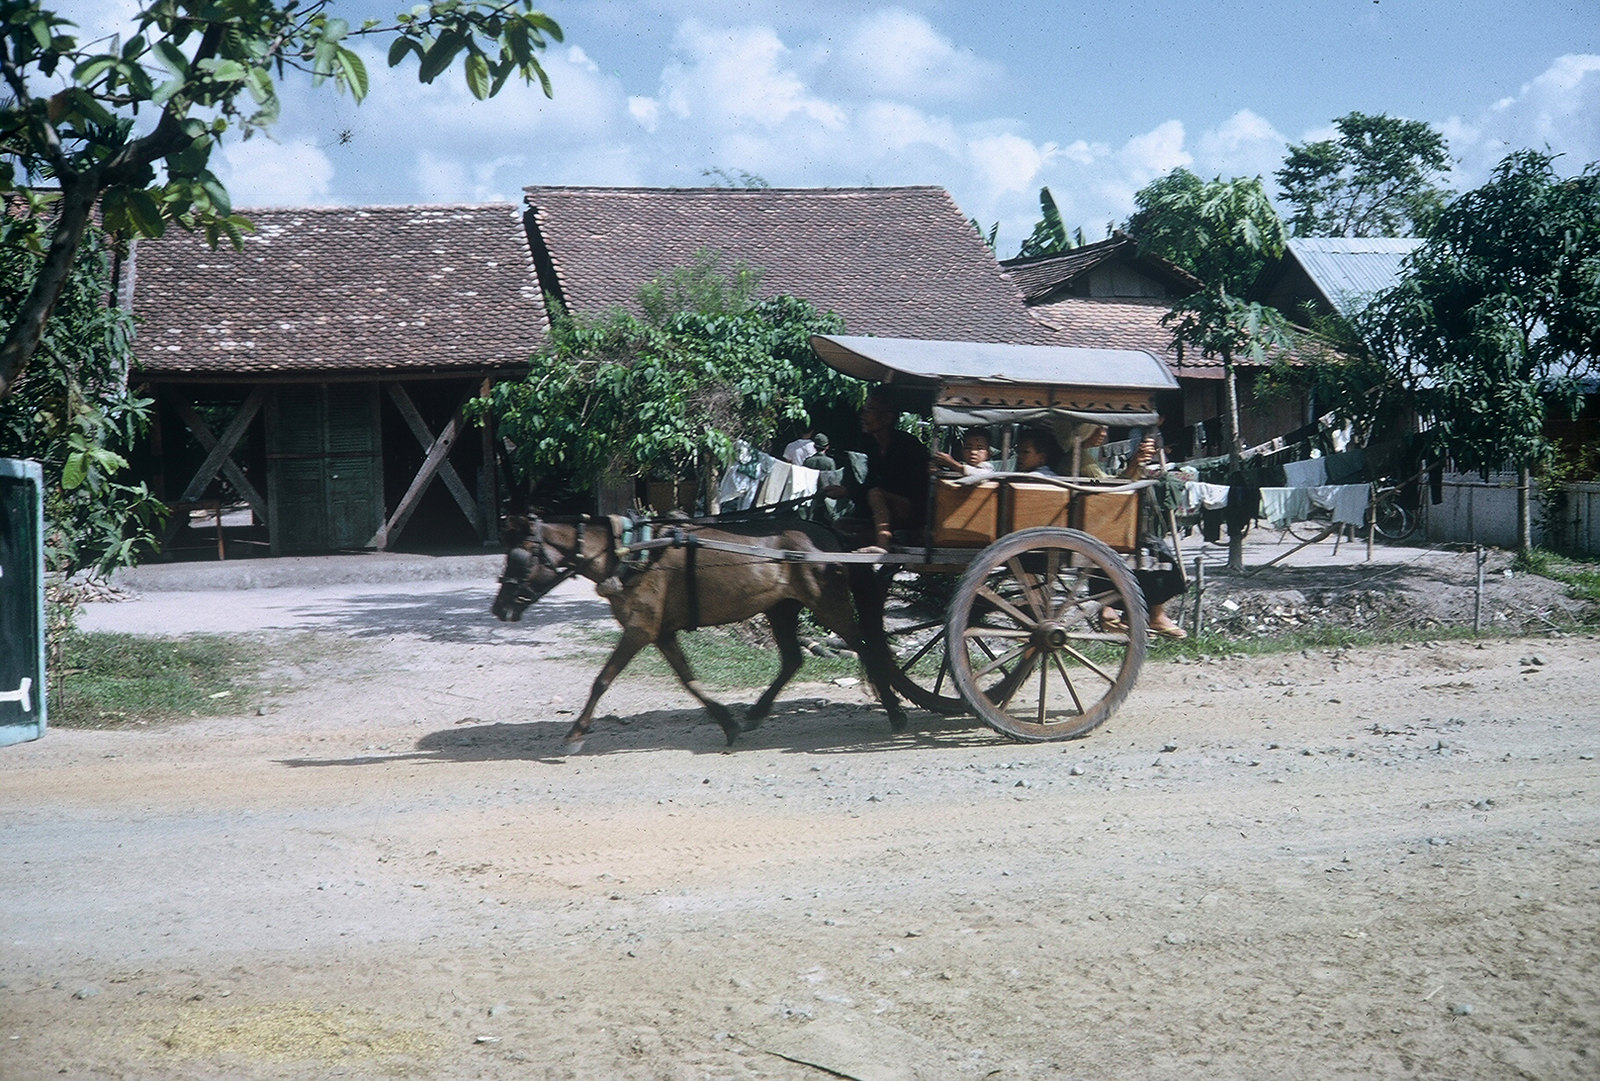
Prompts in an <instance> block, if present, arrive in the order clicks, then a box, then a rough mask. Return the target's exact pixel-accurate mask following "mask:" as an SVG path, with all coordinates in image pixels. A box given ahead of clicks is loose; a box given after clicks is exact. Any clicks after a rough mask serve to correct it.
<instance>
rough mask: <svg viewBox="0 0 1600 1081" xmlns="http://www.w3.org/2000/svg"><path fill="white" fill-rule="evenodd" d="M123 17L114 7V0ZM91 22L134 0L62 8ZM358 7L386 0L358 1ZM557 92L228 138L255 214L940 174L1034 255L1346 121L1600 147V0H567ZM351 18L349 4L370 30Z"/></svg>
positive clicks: (452, 83)
mask: <svg viewBox="0 0 1600 1081" xmlns="http://www.w3.org/2000/svg"><path fill="white" fill-rule="evenodd" d="M113 5H115V6H113ZM62 6H63V10H64V11H69V12H70V13H72V14H75V16H76V17H77V18H78V19H79V21H80V22H81V23H83V24H84V25H85V27H86V28H87V27H88V26H89V25H101V26H108V25H110V23H109V22H108V21H107V20H108V19H109V18H110V17H111V15H112V13H113V12H114V11H116V10H118V9H119V8H120V9H121V10H123V11H126V10H128V7H129V0H74V2H73V3H72V4H63V5H62ZM398 6H399V5H397V7H398ZM340 10H341V11H342V12H346V13H348V14H349V15H352V16H355V17H356V18H358V17H361V16H365V15H369V14H370V15H374V16H377V15H382V14H384V13H386V12H388V11H391V10H393V9H391V8H386V7H384V6H383V5H381V4H378V3H375V2H374V0H357V2H355V3H351V4H349V5H348V6H341V9H340ZM546 10H547V11H548V12H549V13H550V14H551V15H552V16H554V17H555V18H556V19H557V20H558V21H560V22H561V24H562V26H563V28H564V29H565V31H566V43H565V44H564V45H560V46H556V47H555V48H554V49H552V50H551V51H550V53H549V54H548V57H547V60H548V63H547V67H548V70H549V72H550V75H551V78H552V80H553V82H554V84H555V87H554V88H555V98H554V100H551V101H547V100H545V99H544V98H543V96H542V95H541V94H539V93H538V91H536V90H532V89H528V88H523V87H510V86H508V87H507V89H506V90H505V91H504V92H502V94H501V96H500V97H499V98H496V99H494V100H493V101H490V102H486V103H479V102H474V101H473V100H472V99H471V97H470V95H468V94H467V92H466V90H465V87H464V85H463V84H462V80H461V78H460V76H459V74H458V73H452V74H451V75H450V76H447V77H441V79H440V80H439V81H438V82H436V83H435V84H434V85H433V86H431V87H419V86H418V85H416V82H415V79H414V77H412V76H411V75H410V74H409V72H406V73H399V72H390V71H388V70H387V69H386V68H385V67H384V63H383V60H382V58H381V55H380V54H379V53H378V52H377V51H376V50H374V51H373V52H372V54H371V55H370V56H369V58H368V60H369V68H370V69H371V71H372V75H373V91H372V94H371V96H370V98H369V99H368V100H367V101H366V102H365V103H363V104H362V105H360V106H359V107H358V106H356V105H354V104H352V103H351V102H350V100H349V99H348V98H339V97H338V96H336V95H335V94H334V93H333V92H332V91H331V89H330V88H327V87H324V88H321V89H318V90H312V89H311V88H310V87H308V86H303V85H300V84H290V85H289V86H287V87H285V90H284V112H283V118H282V121H281V122H280V124H279V125H278V127H277V128H276V129H275V130H274V132H273V135H272V138H271V139H261V138H257V139H252V140H250V141H249V142H248V143H242V144H237V145H233V146H230V147H228V148H227V149H226V150H225V151H224V153H223V157H222V159H221V168H220V169H219V171H220V172H221V173H222V174H223V176H224V179H225V180H226V181H227V183H228V184H229V187H230V188H231V190H232V191H233V192H234V195H235V199H236V201H237V202H238V203H239V205H242V206H283V205H303V204H307V205H309V204H314V205H328V204H342V203H397V202H399V203H440V202H478V201H488V200H495V199H505V200H514V199H516V198H518V196H519V192H520V189H521V187H522V186H523V185H526V184H625V185H631V184H637V185H670V186H682V185H699V184H704V183H708V182H710V181H708V180H707V179H706V177H705V176H704V172H705V171H706V170H714V169H721V170H724V171H726V172H727V173H729V174H738V173H739V172H741V171H743V172H749V173H753V174H756V175H759V176H760V177H762V178H764V179H765V180H767V181H768V182H769V183H771V184H772V185H774V186H779V187H786V186H792V187H805V186H851V185H861V184H936V185H941V186H943V187H945V188H947V189H949V191H950V192H951V194H952V195H953V196H954V198H955V200H956V202H957V204H958V205H959V206H960V207H961V209H962V211H963V212H964V213H966V214H967V215H969V216H972V217H976V218H978V219H979V220H980V221H981V222H982V223H984V225H985V227H987V226H988V225H990V224H991V223H995V222H998V223H999V225H1000V242H999V249H1000V252H1001V254H1002V255H1010V254H1012V253H1013V252H1015V250H1016V248H1017V245H1018V244H1020V243H1021V241H1022V239H1023V238H1024V237H1025V236H1026V235H1027V233H1028V231H1029V230H1030V229H1031V227H1032V223H1033V221H1034V220H1035V219H1036V218H1037V217H1038V191H1039V188H1040V187H1041V186H1043V185H1049V186H1050V188H1051V190H1052V192H1053V193H1054V195H1055V197H1056V199H1057V202H1058V203H1059V204H1060V205H1061V208H1062V211H1063V213H1064V215H1065V217H1066V218H1067V221H1068V223H1069V225H1082V226H1083V227H1084V229H1085V232H1086V233H1088V234H1089V235H1090V236H1091V238H1094V237H1098V236H1100V235H1102V233H1103V230H1104V227H1105V224H1106V223H1107V222H1108V221H1120V220H1121V219H1123V218H1124V217H1126V215H1127V214H1128V212H1129V210H1130V209H1131V207H1132V195H1133V193H1134V192H1135V191H1136V190H1137V189H1138V188H1139V187H1141V186H1143V185H1144V184H1146V183H1148V182H1149V181H1150V180H1152V179H1154V178H1155V177H1158V176H1161V175H1163V174H1164V173H1166V172H1167V171H1169V170H1170V169H1172V168H1173V167H1175V166H1179V165H1182V166H1186V167H1188V168H1190V169H1193V170H1194V171H1195V172H1197V173H1199V174H1201V175H1202V176H1207V177H1209V176H1216V175H1222V176H1255V175H1261V176H1263V177H1264V178H1266V179H1267V180H1268V182H1269V185H1270V184H1271V174H1272V173H1273V171H1274V170H1275V169H1277V168H1278V167H1279V166H1280V165H1281V163H1282V160H1283V155H1284V151H1285V146H1286V143H1288V142H1302V141H1305V140H1307V139H1312V138H1321V137H1325V136H1328V135H1330V134H1332V128H1331V125H1330V122H1331V121H1332V120H1333V119H1334V118H1335V117H1338V116H1342V115H1344V114H1346V113H1349V112H1351V111H1354V110H1360V111H1363V112H1369V113H1377V112H1383V113H1389V114H1391V115H1394V116H1403V117H1408V118H1412V119H1419V120H1425V121H1428V122H1429V123H1431V124H1433V125H1435V126H1436V127H1438V128H1439V129H1440V130H1441V131H1443V132H1444V133H1445V134H1446V136H1447V137H1448V139H1449V142H1450V146H1451V150H1452V153H1453V154H1454V156H1455V157H1456V158H1457V159H1458V162H1459V164H1458V166H1457V169H1456V172H1455V174H1454V175H1453V177H1452V183H1453V185H1454V186H1455V187H1457V188H1465V187H1471V186H1473V185H1475V184H1477V183H1480V182H1482V181H1483V180H1484V179H1485V177H1486V176H1487V174H1488V170H1489V169H1490V168H1491V167H1492V165H1493V164H1494V162H1495V161H1497V160H1499V158H1500V157H1501V156H1503V154H1504V153H1505V152H1506V151H1508V150H1510V149H1516V148H1520V147H1527V146H1531V147H1537V148H1546V147H1548V148H1549V149H1552V150H1555V151H1558V152H1562V153H1564V154H1566V155H1567V157H1566V159H1565V163H1564V165H1565V168H1567V169H1568V170H1570V171H1577V170H1578V169H1579V168H1581V167H1582V165H1583V164H1585V163H1587V162H1590V161H1596V160H1600V0H1521V2H1516V3H1508V2H1505V0H1496V2H1484V0H1451V2H1445V0H1297V2H1291V3H1284V2H1283V0H1276V2H1273V3H1245V2H1216V3H1200V2H1195V3H1174V2H1167V0H1146V2H1144V3H1141V4H1119V5H1108V4H1105V3H1103V2H1102V3H1093V4H1088V3H1063V2H1060V0H1057V2H1052V3H1042V2H1035V0H1020V2H1006V0H1001V2H998V3H995V2H991V3H988V4H982V3H973V2H971V0H961V2H955V0H902V2H900V3H893V4H890V3H876V2H874V0H855V2H841V0H814V2H811V3H780V2H775V0H723V2H713V0H572V2H570V3H569V2H564V0H549V3H548V4H547V6H546ZM353 21H355V18H352V22H353Z"/></svg>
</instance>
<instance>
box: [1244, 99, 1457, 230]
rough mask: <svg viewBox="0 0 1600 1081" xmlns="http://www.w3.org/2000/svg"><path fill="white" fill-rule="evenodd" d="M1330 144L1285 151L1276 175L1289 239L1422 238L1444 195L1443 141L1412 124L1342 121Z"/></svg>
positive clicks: (1352, 117) (1363, 118)
mask: <svg viewBox="0 0 1600 1081" xmlns="http://www.w3.org/2000/svg"><path fill="white" fill-rule="evenodd" d="M1333 124H1334V127H1336V128H1338V129H1339V137H1338V138H1337V139H1321V140H1318V141H1317V142H1311V143H1304V144H1301V145H1299V146H1295V145H1293V144H1291V145H1290V147H1289V154H1288V156H1287V157H1286V158H1285V159H1284V164H1283V168H1282V169H1279V170H1278V172H1277V173H1276V174H1274V175H1275V176H1276V177H1277V180H1278V183H1279V185H1281V187H1282V191H1283V199H1284V201H1285V202H1286V203H1288V204H1289V206H1291V207H1292V208H1293V209H1294V214H1293V216H1292V217H1291V218H1290V219H1289V226H1290V228H1291V229H1293V231H1294V235H1295V236H1349V237H1356V236H1416V235H1425V234H1426V233H1427V232H1428V229H1429V226H1430V224H1431V223H1432V222H1433V220H1434V219H1435V218H1436V217H1437V216H1438V213H1439V211H1440V210H1441V209H1442V208H1443V206H1444V204H1445V201H1446V199H1447V198H1448V197H1449V194H1450V193H1449V192H1448V191H1447V190H1446V189H1444V188H1442V187H1441V186H1440V185H1439V180H1440V179H1441V178H1442V177H1443V175H1444V174H1445V173H1448V172H1449V171H1450V153H1449V149H1448V147H1447V146H1446V144H1445V139H1444V136H1443V135H1441V134H1439V133H1438V132H1437V131H1435V130H1434V129H1433V128H1432V127H1431V126H1430V125H1428V124H1426V123H1424V122H1423V121H1420V120H1400V119H1397V118H1395V117H1392V116H1386V115H1384V114H1383V113H1379V114H1377V115H1376V116H1370V115H1368V114H1366V113H1359V112H1357V113H1350V114H1349V115H1348V116H1342V117H1340V118H1339V119H1337V120H1335V121H1334V122H1333Z"/></svg>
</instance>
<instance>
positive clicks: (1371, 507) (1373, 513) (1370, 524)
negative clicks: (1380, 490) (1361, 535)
mask: <svg viewBox="0 0 1600 1081" xmlns="http://www.w3.org/2000/svg"><path fill="white" fill-rule="evenodd" d="M1377 531H1378V501H1377V500H1376V499H1375V498H1374V493H1373V489H1372V485H1370V484H1369V485H1367V562H1368V563H1371V562H1372V535H1373V534H1374V533H1376V532H1377Z"/></svg>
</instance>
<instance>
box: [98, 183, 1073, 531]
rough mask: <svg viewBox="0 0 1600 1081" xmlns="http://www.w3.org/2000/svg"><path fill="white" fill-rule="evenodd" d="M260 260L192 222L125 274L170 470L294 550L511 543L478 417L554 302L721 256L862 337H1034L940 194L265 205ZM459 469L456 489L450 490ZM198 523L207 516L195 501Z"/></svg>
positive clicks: (256, 236)
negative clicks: (487, 390) (502, 529)
mask: <svg viewBox="0 0 1600 1081" xmlns="http://www.w3.org/2000/svg"><path fill="white" fill-rule="evenodd" d="M244 213H245V214H246V216H247V217H249V218H250V219H251V220H252V221H253V222H254V224H255V226H256V231H255V232H254V233H252V234H248V235H247V236H246V237H245V239H244V247H243V250H242V251H239V252H235V251H233V250H232V249H231V248H228V247H223V248H222V249H220V250H217V251H212V250H211V249H210V248H209V247H208V246H207V245H206V244H205V243H204V242H203V241H202V240H200V239H199V238H196V237H194V236H191V235H189V234H186V233H180V232H176V231H175V232H174V233H172V234H170V235H168V236H166V237H163V238H161V239H159V240H143V241H140V242H138V243H137V244H136V245H135V247H134V250H133V251H132V253H131V254H130V258H129V259H128V261H127V262H126V263H125V264H124V267H123V271H122V277H121V279H120V282H119V293H120V295H121V298H122V303H124V304H126V305H127V306H129V307H130V308H131V309H132V311H133V312H134V313H135V315H137V316H138V317H139V319H140V327H139V337H138V340H137V342H136V344H135V355H136V357H137V360H138V364H139V374H138V378H140V379H141V380H142V381H143V382H145V383H146V384H147V385H148V386H149V387H150V388H151V391H152V393H153V394H154V395H155V396H156V398H157V400H158V405H157V418H158V421H157V428H156V432H155V433H154V438H153V440H152V447H151V455H150V457H151V461H150V463H149V465H148V473H149V476H150V479H151V480H152V483H153V486H154V487H155V488H156V490H157V491H158V493H160V494H161V495H163V497H164V498H167V499H168V500H169V501H170V502H172V503H173V504H174V505H175V506H176V507H178V508H179V509H180V511H188V510H192V509H196V508H204V509H206V510H207V511H210V512H213V513H214V514H215V515H216V521H217V533H218V537H219V539H218V542H217V543H218V550H219V554H220V553H221V552H222V551H223V550H224V548H223V542H222V540H221V534H222V532H223V529H222V517H221V512H220V511H219V510H218V508H219V507H220V506H223V505H233V504H236V503H243V504H247V505H248V513H247V514H246V515H245V517H246V519H247V521H248V523H249V524H248V526H247V527H246V528H245V530H244V535H245V538H246V540H254V541H263V542H264V544H265V546H266V547H267V548H268V549H270V551H271V552H272V553H274V554H277V553H280V552H281V553H287V552H294V551H313V550H327V549H338V548H359V547H378V548H386V547H391V546H393V545H395V543H396V542H397V541H398V539H399V537H400V534H401V531H402V530H406V531H407V541H406V543H407V544H419V543H420V544H433V545H437V544H441V543H442V544H459V543H468V542H471V541H474V540H487V539H488V538H490V537H491V536H492V535H493V533H494V526H495V519H496V515H497V511H498V495H497V492H496V484H497V480H496V468H495V466H496V463H495V454H494V449H493V446H492V441H491V440H490V438H489V435H488V433H487V432H478V433H471V434H472V436H473V437H468V436H469V429H468V428H467V425H466V423H465V421H464V417H463V413H462V406H463V405H464V403H465V401H466V400H467V399H468V398H470V397H471V396H473V395H474V394H476V393H478V392H480V391H481V390H482V388H483V387H484V386H485V384H486V382H487V381H488V380H492V379H495V378H502V377H506V376H515V375H517V374H520V373H521V372H522V371H523V370H525V369H524V365H525V363H526V358H527V356H528V355H529V353H531V352H532V351H533V350H535V349H537V348H538V347H539V346H540V345H541V344H542V342H543V341H544V340H545V337H546V334H547V331H548V326H549V312H548V311H547V309H546V305H545V297H546V295H547V294H548V295H550V296H552V297H555V298H557V299H558V300H559V301H560V302H561V303H562V304H564V305H566V306H567V307H568V308H569V309H571V310H575V311H586V312H591V313H597V312H600V311H604V310H606V309H608V308H611V307H613V306H622V307H625V308H626V307H632V306H634V305H635V303H636V300H635V296H636V294H637V292H638V290H639V288H640V286H642V285H643V284H644V283H645V282H646V281H647V280H648V279H650V278H651V277H653V276H655V275H658V274H661V273H664V272H668V271H671V270H674V269H676V268H678V267H682V266H687V265H690V264H691V263H692V262H693V261H694V258H695V256H696V254H697V253H698V252H700V251H702V250H711V251H715V252H717V253H719V254H720V255H721V256H722V257H723V258H725V259H727V260H729V261H736V260H742V261H744V262H746V263H748V264H750V265H752V266H756V267H760V268H761V269H762V271H763V278H762V290H763V292H764V293H767V294H769V295H770V294H776V293H791V294H793V295H796V296H800V297H803V298H805V299H807V300H809V301H811V302H812V303H813V304H815V305H816V306H817V307H818V308H819V309H822V310H825V311H828V310H831V311H834V312H836V313H838V314H839V315H840V316H842V317H843V318H844V320H845V324H846V329H847V330H848V331H849V332H851V333H856V334H878V335H884V336H896V337H921V338H937V339H953V340H969V341H994V342H1021V343H1031V342H1036V341H1039V340H1040V339H1041V336H1042V335H1043V333H1044V332H1043V331H1041V329H1040V328H1039V326H1038V324H1036V323H1035V322H1033V320H1031V319H1030V318H1029V316H1028V314H1027V310H1026V307H1025V305H1024V304H1023V301H1022V296H1021V294H1020V293H1019V292H1018V290H1017V288H1016V287H1015V286H1014V285H1013V284H1012V283H1011V281H1010V279H1008V278H1007V277H1006V276H1005V275H1004V274H1003V273H1001V271H1000V268H999V266H998V265H997V264H996V263H995V260H994V255H993V253H992V252H991V251H990V250H989V249H988V248H987V247H986V246H985V245H984V244H983V242H982V240H981V238H980V237H979V236H978V233H977V230H976V229H975V228H974V227H973V226H972V225H971V223H970V222H969V221H968V220H967V219H966V218H965V217H964V216H962V214H961V212H960V211H959V210H958V209H957V208H956V205H955V203H954V202H953V201H952V200H951V198H950V196H949V194H948V193H947V192H945V191H944V190H943V189H942V188H937V187H901V188H839V189H728V188H700V189H693V188H690V189H647V188H599V187H531V188H528V189H527V192H526V199H525V206H524V207H521V208H518V207H513V206H511V205H509V204H496V205H487V206H409V207H407V206H397V207H345V208H320V209H309V208H291V209H271V210H253V211H244ZM435 481H438V482H440V483H434V482H435ZM174 520H175V522H177V523H178V524H179V525H182V524H183V523H184V522H185V521H187V520H188V518H187V515H185V514H182V513H180V514H179V515H176V516H175V519H174Z"/></svg>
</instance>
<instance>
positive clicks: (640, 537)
mask: <svg viewBox="0 0 1600 1081" xmlns="http://www.w3.org/2000/svg"><path fill="white" fill-rule="evenodd" d="M607 524H608V525H609V527H610V531H611V536H612V539H613V544H612V553H613V554H614V555H615V556H616V557H617V565H616V570H615V572H614V573H612V574H611V575H609V576H607V577H606V578H604V579H602V580H601V581H599V582H598V583H596V585H595V591H596V592H597V593H599V594H600V595H601V596H602V597H606V598H608V599H609V598H611V597H614V596H617V595H618V594H620V593H622V591H623V590H625V589H626V588H627V587H628V586H629V585H630V584H631V583H632V582H633V581H634V580H635V579H637V578H638V577H639V576H640V575H641V574H643V573H644V572H645V571H647V570H649V569H650V567H651V566H652V565H653V564H654V563H655V561H656V560H657V559H659V558H660V557H661V553H662V552H664V551H665V550H666V549H668V548H684V549H687V551H686V553H685V559H684V572H685V575H686V582H685V586H686V592H687V594H688V601H689V612H688V616H689V626H688V627H687V628H686V629H687V630H691V631H692V630H696V629H698V628H699V626H700V590H699V588H698V586H699V583H698V581H697V578H696V573H697V565H698V562H699V560H698V558H697V557H698V555H699V551H700V540H699V538H698V537H696V536H695V535H694V533H692V532H690V531H688V530H685V529H684V528H683V527H682V526H679V525H673V526H672V527H670V528H669V529H668V530H666V536H664V537H652V536H651V532H652V530H651V525H652V523H651V522H650V521H649V520H648V519H639V518H631V517H624V516H622V515H616V514H613V515H609V516H608V523H607ZM574 525H575V532H574V535H573V542H572V551H570V552H566V553H562V554H561V558H560V559H559V560H557V559H552V558H551V556H550V546H549V545H548V544H546V543H545V539H544V521H543V520H542V519H539V518H534V519H533V520H532V529H533V532H532V534H531V535H530V536H529V537H528V538H527V539H526V540H525V541H523V543H522V544H520V545H518V546H517V547H515V548H513V549H511V550H510V551H509V552H507V553H506V573H505V575H504V576H503V577H502V578H501V579H500V582H501V584H502V585H515V586H516V587H517V595H518V598H519V599H522V600H524V602H525V603H530V604H531V603H532V602H533V601H535V600H537V599H538V598H537V597H535V596H534V595H533V594H532V591H531V590H530V589H529V588H528V579H529V578H530V577H531V576H532V572H533V564H534V559H535V558H537V559H538V563H539V566H540V567H542V568H544V569H545V570H548V571H551V572H553V573H554V574H555V575H556V578H555V580H554V581H553V582H551V583H550V584H549V585H548V586H547V587H546V588H545V590H544V592H545V593H548V592H549V591H550V590H552V589H554V588H555V587H556V586H558V585H560V584H561V583H562V582H564V581H566V580H567V579H568V578H571V577H573V576H574V575H576V574H578V573H579V571H580V570H581V568H582V565H583V564H584V563H585V562H588V561H589V560H590V559H592V558H593V557H587V558H586V557H585V556H584V555H583V543H584V538H585V532H586V530H587V528H588V525H589V519H588V517H587V516H584V517H582V518H579V519H578V520H577V522H576V523H574ZM557 551H558V552H560V549H557ZM541 595H542V594H541Z"/></svg>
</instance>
